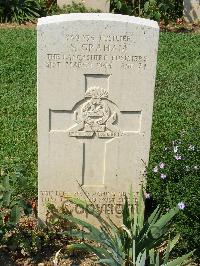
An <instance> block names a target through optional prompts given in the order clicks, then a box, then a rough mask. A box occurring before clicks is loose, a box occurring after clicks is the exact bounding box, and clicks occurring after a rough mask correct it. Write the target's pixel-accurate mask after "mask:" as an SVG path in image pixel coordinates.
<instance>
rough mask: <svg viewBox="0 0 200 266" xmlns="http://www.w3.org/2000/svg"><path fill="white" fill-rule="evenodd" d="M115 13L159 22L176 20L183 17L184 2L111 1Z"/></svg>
mask: <svg viewBox="0 0 200 266" xmlns="http://www.w3.org/2000/svg"><path fill="white" fill-rule="evenodd" d="M111 10H112V11H113V12H114V13H120V14H126V15H134V16H141V17H146V18H150V19H155V20H157V21H159V20H160V19H163V20H165V21H166V22H167V21H168V20H174V19H176V18H180V17H182V15H183V1H182V0H111Z"/></svg>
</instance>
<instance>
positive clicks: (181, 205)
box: [178, 202, 185, 210]
mask: <svg viewBox="0 0 200 266" xmlns="http://www.w3.org/2000/svg"><path fill="white" fill-rule="evenodd" d="M178 208H179V209H180V210H184V209H185V203H184V202H179V203H178Z"/></svg>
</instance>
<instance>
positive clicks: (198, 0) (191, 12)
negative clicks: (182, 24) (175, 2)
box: [183, 0, 200, 23]
mask: <svg viewBox="0 0 200 266" xmlns="http://www.w3.org/2000/svg"><path fill="white" fill-rule="evenodd" d="M183 13H184V19H185V21H186V22H190V23H198V22H200V0H184V12H183Z"/></svg>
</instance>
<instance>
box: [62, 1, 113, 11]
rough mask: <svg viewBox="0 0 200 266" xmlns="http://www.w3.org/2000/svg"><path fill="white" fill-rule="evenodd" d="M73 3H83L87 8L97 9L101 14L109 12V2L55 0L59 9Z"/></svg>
mask: <svg viewBox="0 0 200 266" xmlns="http://www.w3.org/2000/svg"><path fill="white" fill-rule="evenodd" d="M72 2H74V3H83V4H84V5H85V6H86V7H87V8H92V9H98V10H100V11H102V12H109V11H110V1H108V0H57V4H58V6H60V7H63V6H64V5H65V6H66V5H71V4H72Z"/></svg>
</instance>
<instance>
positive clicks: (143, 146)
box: [37, 14, 159, 219]
mask: <svg viewBox="0 0 200 266" xmlns="http://www.w3.org/2000/svg"><path fill="white" fill-rule="evenodd" d="M158 36H159V28H158V25H157V22H154V21H150V20H146V19H142V18H136V17H129V16H122V15H113V14H69V15H60V16H52V17H46V18H41V19H39V22H38V48H37V49H38V143H39V217H40V218H41V219H44V217H45V202H46V201H51V202H52V203H56V204H60V203H61V202H62V201H64V200H65V198H64V196H65V195H75V196H77V197H81V198H84V193H83V191H82V189H83V190H84V191H85V193H86V194H87V195H88V197H89V198H90V199H91V201H92V202H93V203H94V204H95V205H96V206H97V207H98V208H99V209H100V211H102V213H107V214H112V215H113V216H114V219H115V218H116V219H118V218H119V217H120V216H121V207H122V203H123V199H124V194H125V193H128V192H129V191H130V185H131V184H132V186H133V190H134V192H138V191H139V189H140V183H141V182H142V180H143V174H144V171H145V165H146V164H147V163H148V157H149V147H150V135H151V123H152V110H153V99H154V84H155V73H156V57H157V47H158ZM78 212H79V211H78V210H77V209H73V213H74V214H76V213H78Z"/></svg>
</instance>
